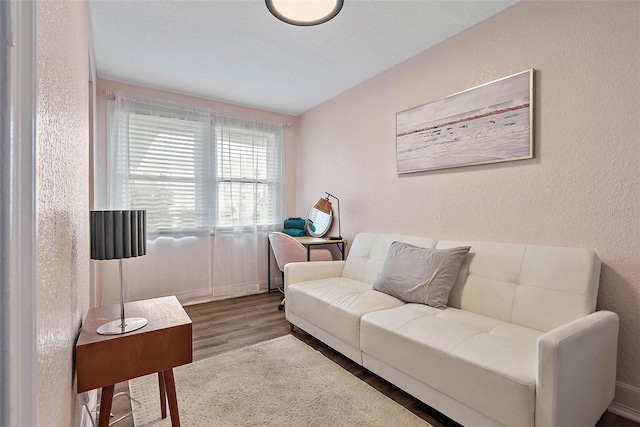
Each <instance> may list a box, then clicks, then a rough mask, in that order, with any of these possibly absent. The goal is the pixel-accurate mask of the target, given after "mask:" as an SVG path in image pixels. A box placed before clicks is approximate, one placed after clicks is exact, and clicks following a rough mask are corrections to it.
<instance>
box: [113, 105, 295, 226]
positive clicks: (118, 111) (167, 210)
mask: <svg viewBox="0 0 640 427" xmlns="http://www.w3.org/2000/svg"><path fill="white" fill-rule="evenodd" d="M110 107H111V108H110V111H111V112H110V120H111V123H110V149H109V151H110V156H111V158H113V159H115V160H114V162H115V165H114V167H115V171H112V172H109V171H108V174H109V175H110V176H115V177H116V178H115V180H114V182H112V187H113V188H114V189H115V190H114V191H112V193H114V194H112V195H110V196H109V200H111V204H112V206H117V208H118V209H146V210H147V225H148V229H149V231H153V230H156V231H160V230H163V229H165V230H166V229H171V230H175V229H208V230H210V229H213V228H214V227H223V228H227V227H263V226H268V225H274V224H281V223H282V220H283V218H284V174H283V152H282V125H280V124H275V123H265V122H259V121H255V120H246V119H241V118H235V117H230V116H227V115H223V114H216V115H215V116H214V117H213V120H212V118H211V117H210V115H209V113H208V111H206V112H203V111H200V110H195V109H190V108H188V107H184V106H179V105H177V104H169V103H160V102H146V101H138V100H135V101H134V100H128V99H124V98H122V97H118V98H117V99H116V101H115V103H114V105H111V106H110ZM113 172H115V173H113ZM110 181H111V180H110Z"/></svg>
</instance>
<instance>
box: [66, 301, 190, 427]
mask: <svg viewBox="0 0 640 427" xmlns="http://www.w3.org/2000/svg"><path fill="white" fill-rule="evenodd" d="M125 314H126V316H127V317H145V318H147V319H148V320H149V323H148V324H147V325H146V326H145V327H143V328H142V329H138V330H137V331H133V332H129V333H126V334H122V335H99V334H98V333H97V332H96V329H97V328H98V327H99V326H100V325H102V324H104V323H106V322H108V321H110V320H113V319H117V318H119V317H120V305H119V304H109V305H103V306H100V307H96V308H92V309H90V310H89V312H88V313H87V317H86V319H85V321H84V324H83V326H82V330H81V331H80V336H79V337H78V342H77V343H76V370H77V375H78V381H77V382H78V393H83V392H85V391H89V390H93V389H96V388H100V387H102V398H101V400H100V419H99V424H98V425H99V427H107V426H108V425H109V412H110V411H111V402H112V400H113V388H114V385H115V384H116V383H119V382H122V381H126V380H129V379H132V378H136V377H140V376H143V375H148V374H152V373H154V372H157V373H158V381H159V385H160V409H161V414H162V418H166V416H167V413H166V407H165V401H166V400H167V399H168V402H169V412H170V414H171V425H172V426H174V427H177V426H179V425H180V417H179V414H178V401H177V398H176V387H175V382H174V378H173V368H174V367H176V366H180V365H184V364H187V363H191V362H192V361H193V351H192V340H191V319H190V318H189V316H188V315H187V313H186V312H185V311H184V309H183V308H182V305H180V302H178V299H177V298H176V297H175V296H171V297H164V298H155V299H149V300H143V301H135V302H129V303H126V304H125Z"/></svg>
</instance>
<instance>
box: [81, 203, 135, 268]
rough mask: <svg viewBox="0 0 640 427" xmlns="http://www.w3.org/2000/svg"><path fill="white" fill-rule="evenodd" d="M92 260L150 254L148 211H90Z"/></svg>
mask: <svg viewBox="0 0 640 427" xmlns="http://www.w3.org/2000/svg"><path fill="white" fill-rule="evenodd" d="M90 214H91V216H90V221H89V222H90V225H91V259H121V258H132V257H137V256H142V255H145V254H146V253H147V211H145V210H131V211H91V212H90Z"/></svg>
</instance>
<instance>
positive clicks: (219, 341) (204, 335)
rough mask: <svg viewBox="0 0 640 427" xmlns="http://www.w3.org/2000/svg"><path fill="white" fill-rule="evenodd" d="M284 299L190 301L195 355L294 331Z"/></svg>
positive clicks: (445, 424) (408, 399)
mask: <svg viewBox="0 0 640 427" xmlns="http://www.w3.org/2000/svg"><path fill="white" fill-rule="evenodd" d="M279 302H280V294H279V293H278V292H272V293H271V294H259V295H251V296H248V297H242V298H234V299H230V300H223V301H214V302H209V303H203V304H197V305H191V306H186V307H185V310H186V311H187V313H188V314H189V316H190V317H191V320H192V321H193V359H194V361H198V360H202V359H205V358H208V357H212V356H215V355H217V354H220V353H225V352H227V351H231V350H235V349H238V348H242V347H247V346H249V345H252V344H256V343H258V342H262V341H268V340H270V339H273V338H277V337H280V336H283V335H287V334H289V323H288V322H287V321H286V319H285V318H284V312H282V311H278V310H277V305H278V303H279ZM292 335H293V336H295V337H296V338H298V339H299V340H301V341H303V342H305V343H307V344H308V345H310V346H311V347H313V348H314V349H316V350H317V351H319V352H321V353H322V354H324V355H325V356H326V357H327V358H328V359H330V360H332V361H333V362H335V363H337V364H338V365H340V366H342V367H343V368H344V369H345V370H347V371H349V372H351V373H352V374H353V375H355V376H357V377H358V378H360V379H361V380H362V381H364V382H366V383H367V384H369V385H370V386H372V387H374V388H375V389H377V390H378V391H380V392H381V393H383V394H385V395H386V396H388V397H389V398H391V399H393V400H394V401H396V402H398V403H399V404H401V405H403V406H404V407H406V408H407V409H408V410H410V411H411V412H413V413H414V414H416V415H417V416H419V417H420V418H422V419H424V420H426V421H427V422H429V423H431V424H432V425H433V426H435V427H449V426H458V424H457V423H455V422H454V421H452V420H450V419H448V418H447V417H445V416H444V415H442V414H440V413H439V412H437V411H435V410H434V409H432V408H430V407H428V406H427V405H425V404H424V403H422V402H420V401H419V400H417V399H415V398H413V397H412V396H410V395H408V394H407V393H405V392H403V391H402V390H400V389H398V388H397V387H395V386H394V385H392V384H390V383H388V382H387V381H385V380H383V379H382V378H380V377H378V376H377V375H375V374H373V373H371V372H369V371H368V370H366V369H365V368H363V367H362V366H360V365H358V364H357V363H355V362H353V361H352V360H351V359H348V358H346V357H344V356H342V355H341V354H340V353H338V352H336V351H335V350H333V349H332V348H330V347H329V346H327V345H325V344H324V343H322V342H320V341H318V340H317V339H315V338H313V337H312V336H310V335H309V334H307V333H305V332H304V331H302V330H301V329H299V328H295V330H294V332H293V333H292ZM115 391H116V392H119V391H128V385H127V383H126V382H124V383H120V384H118V385H117V386H116V390H115ZM130 410H131V409H130V405H129V402H128V399H126V398H124V397H120V398H116V399H114V401H113V407H112V413H113V414H114V417H113V418H112V419H113V420H115V419H117V418H119V417H120V416H122V415H123V414H125V413H127V412H128V411H130ZM116 426H117V427H133V419H132V418H131V417H127V418H125V419H123V420H122V421H120V422H118V423H117V424H116ZM191 427H196V426H191ZM597 427H640V424H639V423H636V422H634V421H631V420H628V419H626V418H623V417H620V416H618V415H615V414H613V413H610V412H606V413H605V414H604V415H603V416H602V418H601V419H600V421H599V422H598V423H597Z"/></svg>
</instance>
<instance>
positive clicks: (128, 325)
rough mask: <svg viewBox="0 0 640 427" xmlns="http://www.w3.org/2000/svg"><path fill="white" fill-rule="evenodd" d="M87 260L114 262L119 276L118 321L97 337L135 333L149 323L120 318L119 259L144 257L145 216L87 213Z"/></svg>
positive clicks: (134, 212)
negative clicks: (88, 227)
mask: <svg viewBox="0 0 640 427" xmlns="http://www.w3.org/2000/svg"><path fill="white" fill-rule="evenodd" d="M90 214H91V216H90V224H91V259H95V260H109V259H117V260H118V270H119V273H120V319H116V320H113V321H111V322H109V323H105V324H104V325H102V326H100V327H99V328H98V330H97V332H98V333H99V334H100V335H119V334H125V333H127V332H131V331H135V330H137V329H140V328H142V327H143V326H145V325H146V324H147V323H148V322H149V321H148V320H147V319H145V318H143V317H130V318H125V316H124V286H123V281H122V259H123V258H133V257H137V256H142V255H145V254H146V253H147V212H146V211H144V210H126V211H91V212H90Z"/></svg>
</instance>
